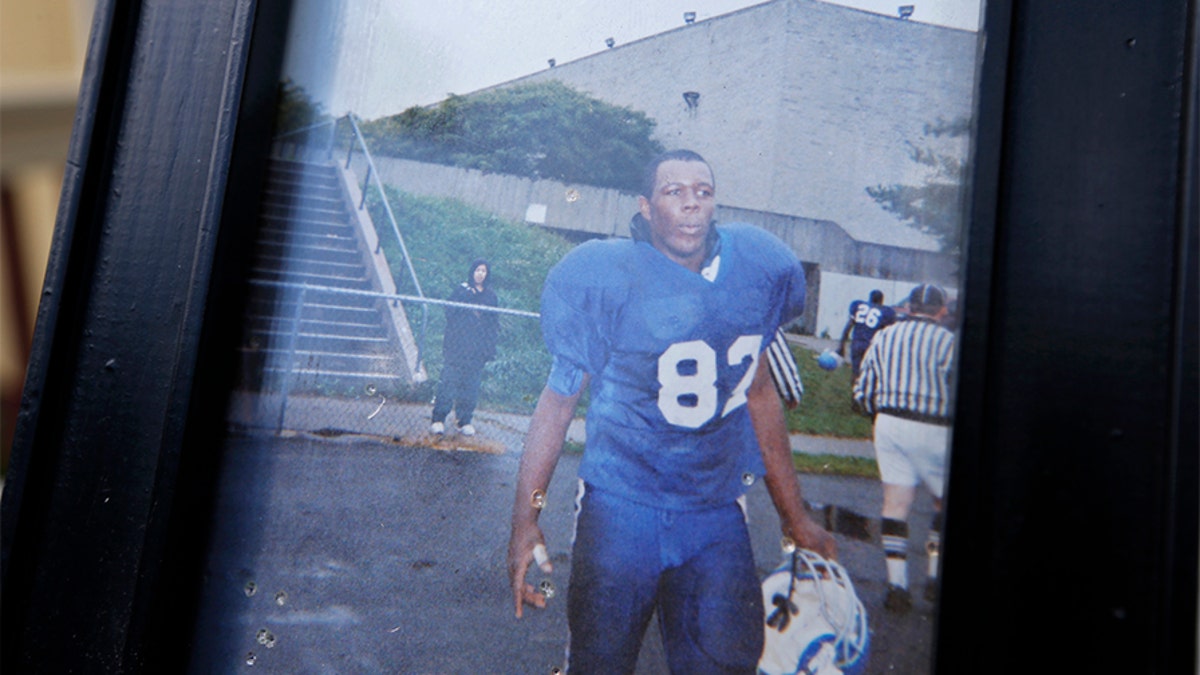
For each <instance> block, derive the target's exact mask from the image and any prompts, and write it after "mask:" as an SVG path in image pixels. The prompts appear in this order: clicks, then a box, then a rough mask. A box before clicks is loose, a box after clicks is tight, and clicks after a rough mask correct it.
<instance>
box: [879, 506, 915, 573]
mask: <svg viewBox="0 0 1200 675" xmlns="http://www.w3.org/2000/svg"><path fill="white" fill-rule="evenodd" d="M880 534H881V535H882V539H883V554H884V556H886V559H887V575H888V583H889V584H891V585H892V586H899V587H900V588H908V523H907V522H905V521H903V520H894V519H892V518H884V519H882V521H881V523H880Z"/></svg>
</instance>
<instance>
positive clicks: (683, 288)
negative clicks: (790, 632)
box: [508, 150, 836, 673]
mask: <svg viewBox="0 0 1200 675" xmlns="http://www.w3.org/2000/svg"><path fill="white" fill-rule="evenodd" d="M643 184H644V185H643V189H642V193H643V194H642V195H641V196H640V197H639V199H638V205H639V213H638V214H637V215H635V218H634V220H635V224H634V226H633V234H634V239H633V240H623V239H621V240H618V239H612V240H604V241H592V242H588V243H585V244H583V245H581V246H579V247H577V248H575V249H574V250H573V251H571V252H570V253H569V254H568V255H567V256H566V257H564V258H563V260H562V261H560V262H559V263H558V264H557V265H556V266H555V267H554V269H552V270H551V272H550V274H549V276H548V277H547V279H546V284H545V288H544V290H543V293H542V332H543V336H544V339H545V341H546V345H547V347H548V348H549V350H550V353H551V354H552V355H553V357H554V360H553V365H552V367H551V372H550V375H549V377H548V380H547V383H546V386H545V388H544V389H543V391H542V393H541V396H540V398H539V399H538V403H537V407H536V409H535V411H534V414H533V419H532V421H531V424H530V429H529V433H528V435H527V437H526V439H525V450H524V453H523V455H522V457H521V463H520V470H519V474H518V478H517V490H516V500H515V503H514V507H513V515H512V536H511V539H510V541H509V548H508V568H509V579H510V582H511V586H512V592H513V600H514V604H515V609H516V615H517V617H520V616H521V615H522V611H523V608H524V606H525V605H533V606H537V607H544V606H545V602H546V598H545V595H544V594H542V593H539V592H538V591H536V590H535V589H534V587H533V586H532V585H531V584H529V583H527V582H526V579H525V576H526V572H527V571H528V568H529V566H530V564H531V563H536V564H537V565H538V566H539V567H540V568H541V569H542V571H543V572H546V573H549V572H551V569H552V566H551V564H550V562H549V561H548V559H547V554H546V549H545V546H546V542H545V538H544V535H543V533H542V531H541V529H540V528H539V527H538V515H539V514H540V512H541V509H542V507H543V506H544V504H545V500H546V499H548V498H553V497H554V496H547V495H546V492H545V491H546V489H547V486H548V485H549V484H550V477H551V475H552V474H553V472H554V468H555V465H556V464H557V462H558V458H559V456H560V454H561V452H562V445H563V439H564V437H565V434H566V430H567V425H568V424H569V423H570V421H571V419H572V417H573V415H574V412H575V406H576V403H577V402H578V401H579V398H580V395H581V394H582V392H583V391H584V389H585V388H587V389H588V390H589V392H590V403H589V409H588V414H587V444H586V449H585V450H584V455H583V459H582V462H581V465H580V469H579V491H578V493H577V495H576V523H575V540H574V543H573V550H572V557H571V563H572V564H571V578H570V585H569V592H568V600H567V616H568V624H569V629H570V644H569V647H568V660H569V663H568V666H569V668H570V671H571V672H572V673H596V672H603V673H622V672H625V673H628V672H633V670H634V667H635V665H636V663H637V657H638V652H639V650H640V647H641V643H642V637H643V635H644V634H645V631H646V628H647V625H648V623H649V620H650V617H651V615H652V614H653V613H654V612H655V611H656V610H657V612H658V616H659V628H660V630H661V633H662V638H663V645H664V649H665V652H666V657H667V660H668V663H669V665H670V668H671V671H672V672H674V673H717V672H719V673H753V672H755V669H756V666H757V662H758V659H759V655H760V653H761V651H762V647H763V616H764V612H763V605H762V597H761V587H760V585H759V579H758V577H757V574H756V571H755V565H754V559H753V553H752V550H751V546H750V538H749V531H748V529H747V524H746V514H745V510H744V499H743V496H744V494H745V491H746V490H747V488H748V486H749V485H751V484H753V483H754V481H756V480H758V479H760V478H764V480H765V482H766V487H767V490H768V492H769V493H770V496H771V498H772V501H773V502H774V505H775V508H776V510H777V511H778V513H779V516H780V521H781V526H782V529H783V535H784V537H786V538H788V539H790V540H792V541H794V542H795V543H797V544H799V545H800V546H802V547H805V548H809V549H813V550H815V551H817V552H819V553H821V554H822V555H825V556H826V557H834V556H835V555H836V546H835V543H834V540H833V537H832V536H831V535H830V534H829V533H827V532H826V531H825V530H823V529H822V528H821V527H820V526H819V525H817V524H816V523H815V522H814V521H813V520H812V519H811V518H810V517H809V515H808V512H807V511H806V510H805V508H804V503H803V500H802V498H801V493H800V485H799V482H798V480H797V478H796V471H795V469H794V467H793V465H792V454H791V448H790V446H789V443H788V432H787V428H786V425H785V422H784V415H783V409H782V406H781V404H780V400H779V397H778V395H777V394H776V391H775V387H774V384H773V383H772V380H771V375H770V369H769V366H768V359H767V358H762V352H763V350H765V349H766V348H767V347H768V346H769V345H770V343H771V341H772V339H773V337H774V335H775V330H776V328H777V327H778V326H780V325H781V324H783V323H784V322H785V321H787V320H789V319H791V318H793V317H794V316H796V315H798V314H799V313H800V312H801V311H802V310H803V304H804V291H805V285H804V272H803V269H802V268H801V266H800V263H799V261H798V260H797V259H796V257H795V255H794V254H793V253H792V252H791V251H790V250H789V249H788V248H787V247H786V246H785V245H784V244H783V243H782V242H780V241H779V240H778V239H777V238H775V237H773V236H772V235H769V234H767V233H766V232H764V231H762V230H759V229H757V228H753V227H751V226H748V225H740V224H732V225H722V226H721V227H716V226H715V225H714V223H713V212H714V209H715V205H716V202H715V196H716V192H715V181H714V179H713V174H712V170H711V169H710V168H709V166H708V163H707V162H705V161H704V159H703V158H702V157H700V155H698V154H696V153H694V152H691V151H685V150H681V151H673V152H670V153H667V154H665V155H663V156H660V157H659V158H657V159H655V160H654V161H653V162H652V163H651V164H650V165H649V166H648V168H647V171H646V175H645V178H644V180H643Z"/></svg>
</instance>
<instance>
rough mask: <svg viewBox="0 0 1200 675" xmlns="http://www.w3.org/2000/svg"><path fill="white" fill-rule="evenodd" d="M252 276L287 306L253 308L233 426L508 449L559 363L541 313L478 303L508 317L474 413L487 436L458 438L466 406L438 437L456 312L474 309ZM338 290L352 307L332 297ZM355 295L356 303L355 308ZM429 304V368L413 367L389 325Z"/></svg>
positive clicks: (424, 360)
mask: <svg viewBox="0 0 1200 675" xmlns="http://www.w3.org/2000/svg"><path fill="white" fill-rule="evenodd" d="M252 285H254V286H257V287H258V289H257V291H258V292H257V293H256V294H255V295H256V296H260V297H261V296H272V297H273V302H272V304H273V306H274V309H275V311H274V312H273V313H272V314H271V315H269V316H255V315H253V314H251V316H250V317H249V318H250V322H251V325H250V328H249V333H250V334H251V338H250V339H249V340H247V342H246V345H245V346H244V347H243V349H242V356H243V358H242V364H241V369H242V373H241V377H240V379H239V382H240V385H239V387H238V388H237V390H236V391H235V392H234V395H233V399H234V400H233V406H232V409H231V414H230V422H231V423H233V424H235V425H237V426H239V427H250V428H257V429H264V430H268V431H272V432H274V433H282V434H288V433H295V432H309V433H316V434H320V435H330V436H334V435H347V434H360V435H369V436H375V437H382V438H386V439H389V440H392V441H394V442H399V443H411V444H420V445H446V444H464V443H465V444H469V445H472V446H475V449H482V450H489V449H490V450H494V451H496V452H500V451H503V450H504V448H505V447H506V446H508V445H510V444H512V443H514V442H518V441H519V438H520V436H521V435H523V433H524V431H525V429H526V426H527V424H528V417H529V415H530V414H531V413H532V412H533V407H534V405H535V403H536V401H537V397H538V394H539V393H540V391H541V388H542V386H543V384H544V383H545V376H546V372H547V371H548V369H549V355H548V354H547V353H546V351H545V349H544V347H543V346H542V345H541V342H540V339H539V338H538V335H539V328H538V321H537V317H538V315H537V314H535V313H533V312H527V311H521V310H512V309H505V308H489V307H480V306H476V305H470V306H469V307H470V308H471V309H472V310H474V311H479V312H492V313H495V314H496V315H497V316H498V319H499V337H498V340H497V349H496V357H495V358H494V359H492V360H491V361H489V362H487V363H486V364H485V365H484V367H483V378H482V384H481V387H480V393H479V401H478V406H477V407H476V409H475V414H474V419H473V421H472V424H473V426H474V427H475V429H476V431H477V434H476V436H475V437H474V438H472V439H466V438H456V437H455V435H456V432H455V428H456V426H457V424H455V422H457V421H459V420H457V419H456V415H457V411H455V412H452V413H451V415H450V417H449V419H448V420H447V422H446V429H447V431H448V435H447V436H444V437H437V436H434V435H433V434H431V432H430V424H431V421H432V417H431V415H432V408H433V401H434V398H435V394H436V392H437V387H438V383H439V382H440V380H441V375H442V373H443V371H444V365H445V364H444V354H443V352H442V338H443V332H444V329H445V311H446V310H447V308H454V307H468V306H465V305H461V304H459V303H452V302H448V301H444V300H435V299H428V298H415V297H412V296H401V295H395V294H392V295H388V294H384V293H378V292H369V291H352V290H346V289H338V288H334V287H321V286H314V285H306V284H287V283H279V282H262V281H256V282H252ZM264 291H268V292H266V293H264ZM337 296H342V300H343V304H340V305H335V304H331V303H330V299H331V298H334V297H337ZM256 301H258V298H257V297H256ZM345 301H350V302H352V303H354V305H356V306H355V307H351V308H348V307H347V306H346V305H345V304H344V303H345ZM423 306H427V307H429V308H430V309H429V312H428V317H429V320H428V323H427V325H425V326H424V327H423V328H424V331H425V334H424V335H423V336H420V335H414V336H413V337H414V340H413V342H412V343H409V345H408V348H409V349H411V348H412V347H413V346H414V344H421V343H423V345H424V346H423V347H417V349H418V350H419V351H418V353H417V354H416V355H415V357H416V358H415V359H414V361H415V363H416V364H417V367H416V368H408V367H407V366H406V365H405V361H406V358H407V357H408V356H410V355H406V354H405V353H404V351H405V348H406V347H405V345H404V343H403V341H400V340H397V339H396V338H395V336H394V335H389V331H388V329H387V327H386V326H385V325H384V324H385V322H386V321H387V320H388V317H389V316H390V314H391V312H392V311H394V310H395V309H396V308H401V309H402V310H404V312H405V313H406V314H412V315H415V316H420V315H421V313H422V311H421V310H422V307H423ZM451 311H452V310H451ZM531 338H533V339H531Z"/></svg>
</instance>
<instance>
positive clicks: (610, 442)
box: [542, 224, 805, 509]
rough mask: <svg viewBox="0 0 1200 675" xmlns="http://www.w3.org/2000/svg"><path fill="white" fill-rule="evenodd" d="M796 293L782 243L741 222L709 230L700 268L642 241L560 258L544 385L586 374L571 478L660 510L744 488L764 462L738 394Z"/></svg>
mask: <svg viewBox="0 0 1200 675" xmlns="http://www.w3.org/2000/svg"><path fill="white" fill-rule="evenodd" d="M804 292H805V284H804V271H803V268H802V267H801V266H800V262H799V261H798V260H797V259H796V257H795V255H794V254H793V253H792V252H791V250H790V249H788V248H787V247H786V246H785V245H784V244H783V242H781V241H779V239H777V238H776V237H774V236H773V235H771V234H768V233H767V232H765V231H763V230H760V229H758V228H755V227H752V226H750V225H743V224H732V225H723V226H721V227H719V228H717V240H716V244H715V245H714V247H713V252H712V253H711V254H710V258H709V260H708V261H707V262H706V264H705V268H704V270H702V273H701V274H696V273H695V272H692V271H690V270H688V269H686V268H684V267H683V266H681V265H679V264H677V263H675V262H673V261H671V260H670V259H668V258H667V257H666V256H665V255H663V254H662V253H660V252H659V251H658V250H657V249H655V248H654V247H653V246H651V245H650V244H649V243H646V242H634V241H631V240H605V241H592V242H588V243H585V244H582V245H580V246H578V247H576V248H575V249H574V250H572V251H571V252H570V253H568V254H567V255H566V257H564V258H563V259H562V261H560V262H559V263H558V264H557V265H555V266H554V268H553V269H552V270H551V271H550V274H549V276H547V278H546V285H545V288H544V289H543V292H542V334H543V337H544V339H545V341H546V346H547V348H548V349H549V350H550V353H551V355H552V356H553V357H554V365H553V367H552V369H551V373H550V377H549V381H548V386H550V388H551V389H553V390H554V391H556V392H558V393H560V394H563V395H570V394H573V393H575V392H576V391H578V389H579V386H580V383H581V381H582V379H583V375H584V373H587V374H589V375H590V376H591V389H590V403H589V407H588V414H587V445H586V449H585V451H584V456H583V461H582V464H581V465H580V468H579V476H580V478H582V479H583V480H585V481H587V482H588V483H590V484H592V485H594V486H596V487H598V488H600V489H603V490H605V491H608V492H611V493H614V494H616V495H618V496H621V497H624V498H626V499H629V500H631V501H634V502H639V503H644V504H649V505H653V506H657V507H659V508H666V509H695V508H703V507H706V506H712V505H717V504H724V503H728V502H730V501H733V500H734V499H737V498H738V497H739V496H741V494H742V493H744V492H745V490H746V485H747V484H748V483H749V482H751V479H752V478H754V477H757V476H761V475H762V473H763V470H764V469H763V464H762V458H761V455H760V453H759V450H758V443H757V440H756V438H755V435H754V429H753V426H752V425H751V423H750V416H749V412H748V411H747V408H746V391H747V390H748V389H749V387H750V383H751V381H752V380H753V378H754V374H755V371H756V368H757V364H758V358H759V355H760V353H761V352H762V350H763V349H764V348H765V347H766V346H767V345H769V344H770V341H771V338H772V336H773V335H774V332H775V329H776V328H777V327H778V326H779V325H781V324H782V323H784V322H786V321H788V320H790V319H792V318H794V317H795V316H797V315H799V314H800V313H801V312H802V311H803V309H804Z"/></svg>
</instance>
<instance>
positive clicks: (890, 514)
mask: <svg viewBox="0 0 1200 675" xmlns="http://www.w3.org/2000/svg"><path fill="white" fill-rule="evenodd" d="M908 302H909V306H910V313H909V315H908V319H907V320H905V321H900V322H898V323H895V324H892V325H891V326H888V327H887V328H884V329H883V330H881V331H879V332H878V333H876V334H875V339H874V340H872V341H871V346H870V347H868V348H867V352H866V354H865V355H864V356H863V363H862V374H861V376H860V377H859V378H858V380H857V381H856V382H855V383H854V402H855V403H856V404H857V406H858V407H859V408H861V409H862V411H863V412H866V413H868V414H872V415H874V416H875V457H876V459H877V460H878V462H879V474H880V477H881V478H882V479H883V513H882V516H883V518H882V522H881V528H880V529H881V533H882V535H883V537H882V538H883V551H884V554H885V556H886V559H887V576H888V591H887V597H886V598H885V599H884V607H885V608H886V609H888V610H891V611H894V612H901V613H903V612H907V611H908V610H910V609H911V608H912V595H911V594H910V592H909V590H908V562H907V553H908V513H909V510H910V508H911V507H912V502H913V497H914V496H915V495H916V490H917V484H918V482H921V483H924V484H925V486H926V487H927V488H928V489H929V491H930V492H931V493H932V494H933V501H934V509H935V514H934V518H933V523H932V526H931V527H930V530H929V540H928V541H927V543H926V550H927V551H928V552H929V567H928V570H929V572H928V578H927V580H926V585H925V591H924V592H925V597H926V598H928V599H929V600H931V601H932V600H934V599H935V598H936V594H937V561H938V548H939V544H940V541H941V529H942V489H943V486H944V482H945V475H946V451H947V447H948V445H949V440H950V413H951V409H950V372H951V370H950V369H951V365H952V360H953V355H954V334H953V333H951V332H950V331H949V330H947V329H946V328H944V327H942V326H941V325H940V323H939V321H940V320H941V319H942V317H944V316H945V315H946V292H945V291H944V290H942V289H941V288H939V287H937V286H933V285H930V284H922V285H920V286H917V287H916V288H914V289H913V291H912V293H911V294H910V295H909V297H908Z"/></svg>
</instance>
